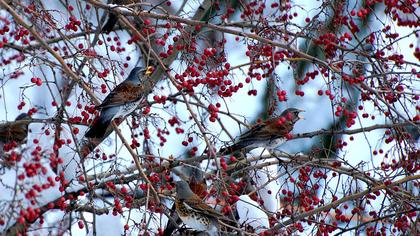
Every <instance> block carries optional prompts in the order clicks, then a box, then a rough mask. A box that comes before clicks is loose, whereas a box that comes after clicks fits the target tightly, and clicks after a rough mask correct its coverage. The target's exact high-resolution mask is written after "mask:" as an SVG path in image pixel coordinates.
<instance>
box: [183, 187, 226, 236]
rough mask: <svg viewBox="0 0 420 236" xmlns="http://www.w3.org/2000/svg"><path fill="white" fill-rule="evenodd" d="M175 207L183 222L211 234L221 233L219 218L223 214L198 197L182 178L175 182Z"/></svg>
mask: <svg viewBox="0 0 420 236" xmlns="http://www.w3.org/2000/svg"><path fill="white" fill-rule="evenodd" d="M175 185H176V197H175V209H176V212H177V214H178V216H179V218H181V220H182V222H184V224H186V225H187V226H188V227H191V228H193V229H195V230H197V231H205V232H207V233H208V234H209V235H211V236H213V235H219V228H220V227H219V221H218V219H219V218H223V215H222V214H221V213H219V212H217V211H216V210H214V209H213V208H211V207H210V206H209V205H207V204H206V203H205V202H203V200H202V198H200V197H198V196H197V195H196V194H195V193H193V191H192V190H191V188H190V187H189V185H188V183H187V182H185V181H183V180H181V181H177V182H176V183H175Z"/></svg>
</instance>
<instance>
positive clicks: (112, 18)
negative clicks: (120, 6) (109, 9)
mask: <svg viewBox="0 0 420 236" xmlns="http://www.w3.org/2000/svg"><path fill="white" fill-rule="evenodd" d="M117 21H118V16H117V15H115V14H113V13H110V14H109V18H108V20H107V22H106V23H105V25H104V27H102V32H105V33H107V34H108V33H110V32H111V31H112V30H113V29H114V26H115V25H116V24H117Z"/></svg>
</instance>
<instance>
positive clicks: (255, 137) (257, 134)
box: [238, 123, 273, 143]
mask: <svg viewBox="0 0 420 236" xmlns="http://www.w3.org/2000/svg"><path fill="white" fill-rule="evenodd" d="M272 136H273V133H272V132H271V130H270V129H268V126H267V125H266V124H265V123H260V124H256V125H254V126H253V127H252V128H251V129H249V130H248V131H246V132H245V133H243V134H242V135H241V136H240V137H239V140H238V143H240V142H243V143H248V142H251V143H254V142H258V141H264V140H269V139H270V138H271V137H272Z"/></svg>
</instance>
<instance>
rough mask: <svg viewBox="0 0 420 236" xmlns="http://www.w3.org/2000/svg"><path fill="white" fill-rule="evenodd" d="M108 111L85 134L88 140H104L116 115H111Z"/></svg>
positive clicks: (103, 112) (102, 113)
mask: <svg viewBox="0 0 420 236" xmlns="http://www.w3.org/2000/svg"><path fill="white" fill-rule="evenodd" d="M109 113H110V112H107V111H106V110H104V111H102V112H101V115H100V116H99V119H97V120H96V122H95V123H93V125H92V126H91V127H90V129H89V130H88V132H87V133H86V134H85V137H87V138H103V137H104V135H105V132H106V129H107V128H108V126H109V125H110V124H111V121H112V118H114V116H113V115H114V114H113V113H112V114H109Z"/></svg>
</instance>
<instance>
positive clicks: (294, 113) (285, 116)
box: [219, 108, 303, 155]
mask: <svg viewBox="0 0 420 236" xmlns="http://www.w3.org/2000/svg"><path fill="white" fill-rule="evenodd" d="M300 112H303V110H299V109H296V108H289V109H286V110H285V111H283V112H282V113H281V115H280V116H277V117H273V118H271V119H268V120H266V121H264V122H262V123H259V124H256V125H254V126H253V127H252V128H251V129H250V130H248V131H247V132H245V133H243V134H242V135H241V136H240V137H239V139H238V141H237V142H236V143H235V144H233V145H232V146H229V147H226V148H221V149H220V151H219V152H220V153H222V154H225V155H227V154H230V153H233V152H237V151H239V150H242V149H246V150H251V149H254V148H258V147H264V148H267V149H274V148H276V147H278V146H279V145H280V144H282V143H284V142H285V141H286V140H287V135H288V134H289V132H290V131H292V129H293V126H294V125H295V123H296V122H297V121H298V120H300V119H303V117H302V116H300V115H299V113H300Z"/></svg>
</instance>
